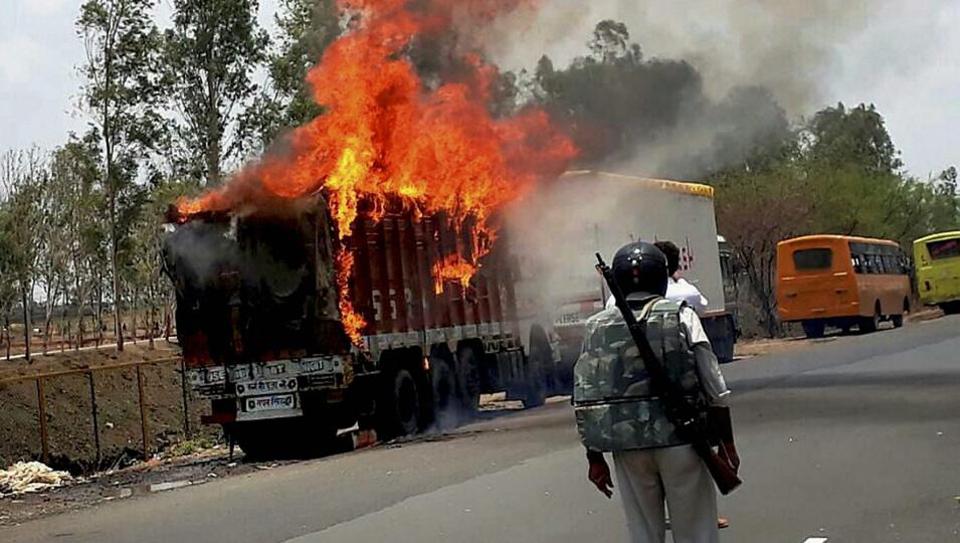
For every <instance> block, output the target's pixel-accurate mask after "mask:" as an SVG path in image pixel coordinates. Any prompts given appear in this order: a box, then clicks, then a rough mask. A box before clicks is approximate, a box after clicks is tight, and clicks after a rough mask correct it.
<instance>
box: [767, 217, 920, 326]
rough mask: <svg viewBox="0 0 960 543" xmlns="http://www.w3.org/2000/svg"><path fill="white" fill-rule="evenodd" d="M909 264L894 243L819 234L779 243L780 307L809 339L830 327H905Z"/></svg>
mask: <svg viewBox="0 0 960 543" xmlns="http://www.w3.org/2000/svg"><path fill="white" fill-rule="evenodd" d="M909 272H910V264H909V261H908V260H907V257H906V255H905V254H904V253H903V251H901V250H900V246H899V245H897V243H896V242H894V241H889V240H882V239H871V238H858V237H850V236H833V235H817V236H804V237H800V238H794V239H788V240H786V241H781V242H780V243H779V244H778V245H777V309H778V311H779V314H780V320H781V322H799V323H801V324H802V325H803V330H804V332H805V333H806V334H807V336H808V337H821V336H823V333H824V330H825V329H826V327H827V326H837V327H839V328H842V329H843V330H844V331H849V330H850V328H852V327H853V326H858V327H859V328H860V331H861V332H873V331H875V330H876V329H877V328H878V327H879V325H880V322H882V321H885V320H889V321H891V322H893V326H894V327H897V328H899V327H900V326H903V316H904V314H905V313H907V312H909V311H910V277H909Z"/></svg>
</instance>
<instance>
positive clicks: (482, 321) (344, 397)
mask: <svg viewBox="0 0 960 543" xmlns="http://www.w3.org/2000/svg"><path fill="white" fill-rule="evenodd" d="M327 209H328V208H327V205H326V203H325V201H324V200H323V198H322V197H321V196H313V197H310V198H307V199H300V200H297V201H288V202H277V203H273V204H271V205H269V206H261V208H260V209H256V210H252V211H251V210H246V211H243V212H233V213H200V214H196V215H191V216H181V215H179V213H178V212H177V210H176V208H175V207H171V211H170V213H169V214H168V222H169V223H170V224H171V228H170V231H169V233H168V235H167V237H166V239H165V242H164V249H163V253H164V267H165V271H166V273H167V275H168V276H169V277H170V279H171V281H172V282H173V284H174V286H175V290H176V299H177V312H176V321H177V334H178V338H179V342H180V344H181V346H182V349H183V356H184V358H185V362H186V366H187V368H188V372H187V373H188V379H189V382H190V384H191V386H192V389H193V391H194V393H195V394H197V395H199V396H201V397H204V398H208V399H209V400H210V401H211V412H210V414H209V415H207V416H206V417H204V421H205V422H207V423H214V424H220V425H222V426H223V428H224V430H225V432H226V433H227V434H228V435H229V436H231V437H232V438H234V439H236V441H237V442H238V444H239V445H240V447H241V448H242V449H243V450H244V451H245V453H246V454H248V455H250V456H251V457H276V456H280V455H289V454H312V453H314V452H316V451H321V450H323V449H324V448H325V447H327V446H328V445H329V444H330V443H331V442H332V440H333V439H334V438H335V437H336V435H337V431H338V429H341V428H348V427H351V426H353V425H354V424H359V426H360V427H361V428H365V429H366V428H373V429H376V431H377V434H378V436H379V437H380V438H390V437H395V436H400V435H405V434H412V433H415V432H418V431H422V430H424V429H426V428H428V427H430V426H432V425H437V426H441V427H443V426H450V425H452V424H456V422H457V421H458V420H462V419H463V418H469V417H470V416H471V415H472V414H474V413H475V412H476V410H477V409H478V402H479V396H480V394H481V393H492V392H499V391H506V393H507V397H508V398H509V399H519V400H522V401H523V402H524V404H525V405H526V406H536V405H540V404H542V403H543V402H544V400H545V396H546V394H547V392H548V391H547V387H546V383H547V382H548V378H547V376H548V375H549V374H551V372H553V371H555V369H556V368H554V367H553V364H554V358H555V357H554V356H553V355H552V351H551V346H550V345H549V341H548V339H547V338H548V336H547V334H546V333H545V331H544V330H543V329H541V328H539V327H533V328H532V329H530V330H529V332H528V336H527V337H525V338H522V340H521V338H520V336H519V328H518V324H517V310H516V300H515V293H514V273H515V270H514V268H515V264H514V262H513V258H512V257H510V256H509V254H508V252H507V251H506V239H505V238H504V237H501V238H500V239H498V240H497V242H496V243H495V245H494V246H493V247H492V250H491V251H490V252H489V254H486V255H485V256H484V257H483V258H482V259H480V264H481V265H480V269H479V272H478V273H477V274H476V275H474V276H473V277H472V278H471V279H470V281H469V284H468V285H463V284H461V283H460V282H459V281H446V282H444V283H443V284H440V285H438V284H437V280H436V273H435V272H436V269H437V268H438V266H440V265H441V263H442V262H443V261H444V259H445V258H448V257H449V256H450V255H457V254H459V255H461V256H463V257H466V258H468V259H469V258H470V257H471V255H470V252H471V251H472V250H473V249H472V248H473V247H474V246H475V245H474V243H473V241H474V240H473V239H472V229H471V228H470V227H469V225H464V226H463V227H461V228H457V229H454V228H452V227H451V225H450V221H449V220H447V218H446V217H445V216H444V215H442V214H440V215H430V216H421V215H419V214H417V213H415V212H412V211H410V210H408V209H404V207H402V206H400V205H392V206H386V209H384V207H383V206H382V204H381V205H378V206H374V205H372V204H371V203H369V202H367V203H364V204H362V205H361V209H360V211H361V214H360V218H359V219H358V220H357V221H356V222H355V223H354V231H353V233H352V234H351V235H350V236H349V237H347V238H345V239H344V240H342V241H341V240H339V239H338V236H337V235H336V232H335V229H334V228H333V226H332V221H331V218H330V216H329V213H328V211H327ZM374 219H375V220H374ZM344 250H346V251H349V252H350V253H351V254H352V255H353V256H354V267H353V269H352V271H351V275H350V276H349V285H350V289H349V292H350V298H351V300H350V301H351V303H352V306H353V308H355V311H356V313H357V314H359V316H361V317H362V318H363V320H364V321H365V322H366V324H365V326H363V327H362V329H361V330H360V334H359V335H360V338H359V339H360V341H351V340H350V338H349V337H348V334H347V330H346V329H345V327H344V325H343V322H342V317H341V311H340V309H339V307H340V304H339V299H338V288H337V276H336V274H337V265H336V262H335V260H336V258H337V255H338V254H341V253H340V251H344ZM523 344H526V345H527V346H528V348H527V349H525V348H524V346H523Z"/></svg>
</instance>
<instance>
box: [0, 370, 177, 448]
mask: <svg viewBox="0 0 960 543" xmlns="http://www.w3.org/2000/svg"><path fill="white" fill-rule="evenodd" d="M174 363H179V364H180V368H179V370H178V371H179V373H180V376H181V378H180V383H181V389H182V392H183V394H182V400H183V425H184V434H185V435H186V436H187V437H189V436H190V405H189V395H188V392H187V380H186V373H185V368H184V366H183V359H182V358H181V357H170V358H161V359H157V360H145V361H138V362H124V363H120V364H112V365H108V366H98V367H92V368H83V369H75V370H61V371H53V372H48V373H39V374H36V375H28V376H17V377H8V378H5V379H0V386H2V385H12V384H18V383H27V382H30V381H34V382H35V383H36V384H35V387H36V394H37V412H38V415H39V419H40V423H39V426H40V448H41V454H42V458H43V462H44V463H47V464H48V463H49V462H50V444H49V434H48V427H47V399H46V387H45V384H46V382H47V381H49V380H50V379H56V378H59V377H73V376H78V375H85V376H86V377H87V382H88V383H89V388H90V405H91V410H90V411H91V412H90V415H91V420H92V422H93V438H94V446H95V448H96V461H97V465H99V464H100V462H101V461H102V454H103V453H102V449H101V443H100V421H99V413H98V408H97V387H96V379H95V377H94V376H95V374H97V373H105V372H109V371H119V370H125V369H129V368H135V369H136V374H137V402H138V405H139V408H140V435H141V440H142V444H143V457H144V458H147V457H148V456H149V454H150V441H149V439H148V437H147V434H148V431H147V428H148V422H147V407H146V403H145V401H144V396H145V395H144V386H143V367H144V366H158V365H164V364H174Z"/></svg>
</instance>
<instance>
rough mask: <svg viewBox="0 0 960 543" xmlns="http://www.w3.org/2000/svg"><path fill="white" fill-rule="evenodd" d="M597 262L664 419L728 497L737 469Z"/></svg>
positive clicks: (737, 481) (702, 411) (701, 410)
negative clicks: (717, 445) (715, 444)
mask: <svg viewBox="0 0 960 543" xmlns="http://www.w3.org/2000/svg"><path fill="white" fill-rule="evenodd" d="M597 262H598V263H597V271H599V272H600V274H601V275H602V276H603V278H604V280H606V283H607V286H608V287H609V288H610V293H611V294H612V295H613V298H614V300H616V302H617V309H619V310H620V313H621V314H622V315H623V320H624V322H625V323H626V325H627V328H628V329H629V330H630V335H631V336H632V337H633V341H634V343H636V345H637V349H639V351H640V358H641V359H643V365H644V367H645V368H646V370H647V373H649V374H650V381H651V384H652V385H653V389H654V390H655V391H656V392H657V393H658V394H659V396H660V398H661V400H662V401H663V404H664V407H665V410H664V411H665V413H666V415H667V419H668V420H669V421H670V422H671V423H672V424H673V426H674V427H675V428H676V432H677V436H678V437H679V438H680V439H682V440H684V441H687V442H689V443H690V444H691V445H692V446H693V450H694V452H696V453H697V456H699V457H700V458H701V459H702V460H703V463H704V464H705V465H706V466H707V470H708V471H709V472H710V476H711V477H713V481H714V482H715V483H716V484H717V489H718V490H719V491H720V493H721V494H723V495H727V494H729V493H731V492H733V491H734V490H735V489H736V488H737V487H738V486H740V484H741V483H742V482H743V481H741V480H740V478H739V477H738V476H737V470H736V469H735V468H734V467H733V466H731V465H730V463H729V462H728V461H727V459H726V458H725V457H722V456H721V455H719V454H718V453H717V452H716V451H715V450H713V447H712V446H711V439H710V438H711V436H710V432H709V429H708V427H707V426H708V425H707V417H706V410H705V409H704V408H702V407H701V406H700V405H698V402H695V401H692V400H690V399H689V398H687V397H686V395H685V394H684V391H683V390H682V389H681V388H680V386H679V385H677V384H676V383H674V382H673V381H672V380H670V378H669V377H668V376H667V372H666V369H665V368H664V367H663V363H662V362H661V361H660V359H659V358H657V355H656V353H654V352H653V348H652V347H650V342H649V341H647V325H646V323H645V322H638V321H637V319H636V317H635V316H634V314H633V310H631V309H630V306H629V305H628V304H627V299H626V297H624V295H623V291H621V290H620V285H618V284H617V282H616V280H615V279H614V276H613V271H612V270H611V269H610V267H609V266H607V264H606V263H605V262H604V261H603V257H602V256H600V253H597Z"/></svg>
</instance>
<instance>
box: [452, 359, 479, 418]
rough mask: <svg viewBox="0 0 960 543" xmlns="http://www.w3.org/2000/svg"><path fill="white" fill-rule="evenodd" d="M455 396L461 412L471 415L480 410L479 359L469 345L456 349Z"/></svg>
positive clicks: (467, 415)
mask: <svg viewBox="0 0 960 543" xmlns="http://www.w3.org/2000/svg"><path fill="white" fill-rule="evenodd" d="M456 380H457V396H458V397H459V400H460V406H461V408H462V413H463V414H464V415H465V416H466V417H473V416H475V415H476V414H477V411H479V410H480V360H479V358H478V357H477V353H476V350H475V349H474V348H473V347H470V346H464V347H461V348H460V350H459V351H457V371H456Z"/></svg>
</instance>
